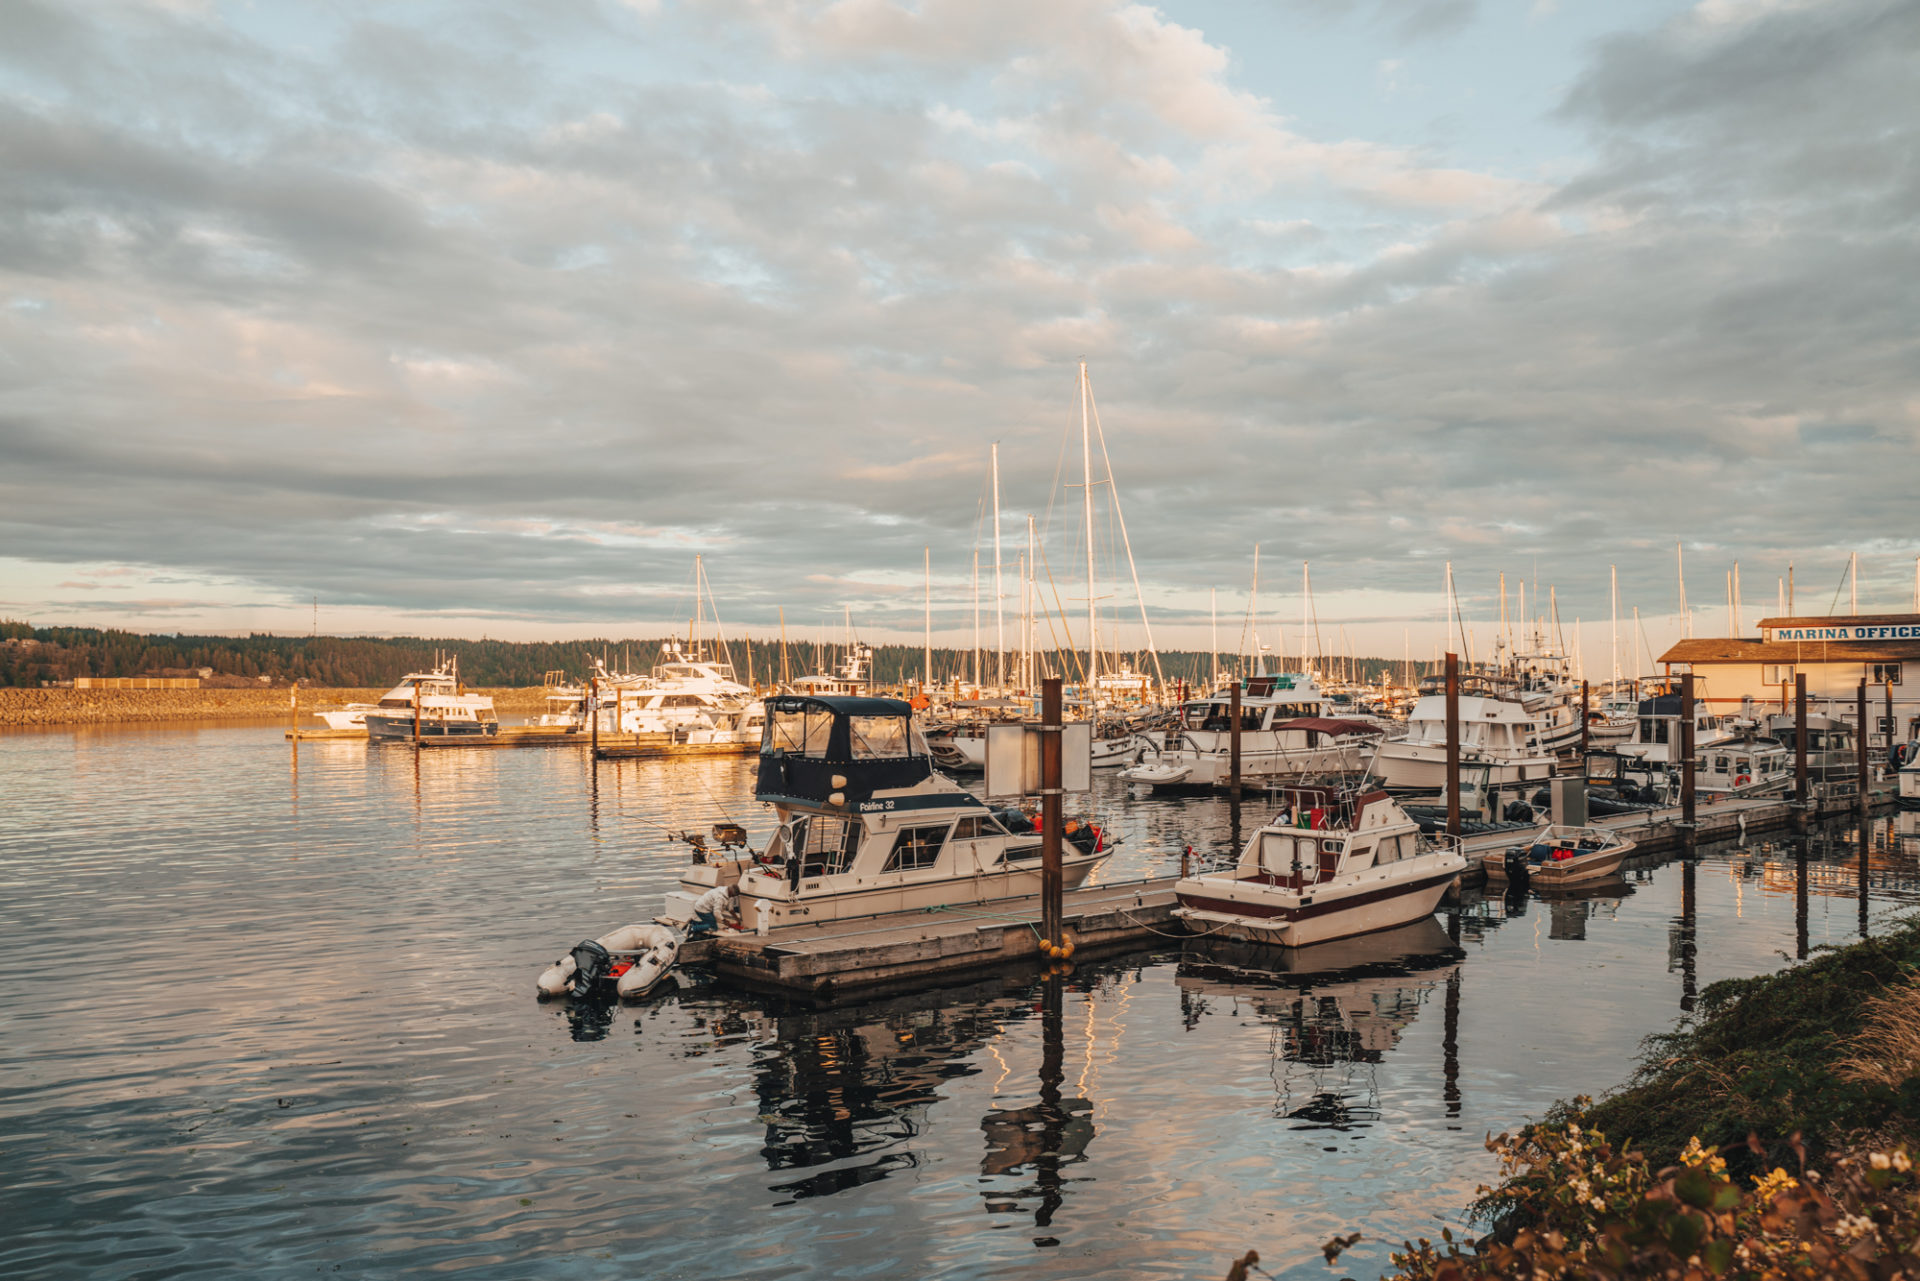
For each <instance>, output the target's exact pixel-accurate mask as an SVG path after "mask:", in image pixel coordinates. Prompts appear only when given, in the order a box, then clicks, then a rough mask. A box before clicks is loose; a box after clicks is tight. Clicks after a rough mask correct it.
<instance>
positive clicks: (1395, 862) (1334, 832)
mask: <svg viewBox="0 0 1920 1281" xmlns="http://www.w3.org/2000/svg"><path fill="white" fill-rule="evenodd" d="M1283 795H1284V797H1285V807H1284V808H1283V809H1282V810H1281V811H1280V813H1279V814H1277V815H1276V816H1275V817H1274V819H1273V821H1271V822H1269V823H1268V824H1267V825H1266V826H1264V827H1262V828H1261V829H1260V830H1259V831H1257V832H1255V833H1254V834H1253V836H1252V838H1251V839H1249V840H1248V841H1247V844H1246V848H1245V849H1244V850H1242V851H1241V854H1240V861H1239V862H1238V864H1236V865H1235V866H1234V867H1232V868H1230V869H1228V870H1225V871H1219V872H1203V873H1200V874H1199V875H1197V876H1188V877H1182V878H1181V879H1180V880H1179V881H1178V882H1177V883H1176V884H1175V885H1174V895H1175V897H1177V898H1178V899H1179V900H1180V906H1179V907H1177V908H1175V909H1174V915H1175V916H1179V917H1181V918H1183V919H1185V921H1186V922H1187V924H1188V925H1190V926H1191V927H1193V929H1194V930H1195V931H1196V932H1198V933H1202V934H1221V935H1224V936H1225V937H1226V938H1229V939H1239V940H1242V941H1244V942H1249V943H1273V944H1277V945H1279V946H1282V947H1303V946H1306V945H1308V944H1312V943H1324V942H1328V941H1329V940H1332V939H1338V938H1346V937H1349V936H1351V935H1355V934H1368V933H1371V932H1373V931H1375V930H1385V929H1392V928H1393V927H1395V926H1398V925H1406V924H1409V923H1411V922H1413V921H1417V920H1419V919H1420V918H1422V917H1425V916H1431V915H1432V914H1433V909H1434V908H1435V907H1436V906H1438V905H1439V902H1440V899H1441V896H1442V895H1444V894H1445V893H1446V892H1447V889H1448V887H1449V886H1451V885H1452V884H1453V883H1454V881H1455V880H1457V879H1458V878H1459V876H1460V873H1461V872H1462V871H1464V870H1466V866H1467V860H1466V858H1465V857H1464V856H1463V855H1462V853H1461V850H1460V842H1459V841H1458V839H1456V838H1454V837H1450V836H1445V835H1435V836H1424V835H1422V834H1421V832H1420V827H1419V825H1418V824H1417V823H1415V822H1414V821H1413V820H1412V819H1411V818H1409V817H1407V815H1406V813H1405V812H1404V811H1403V810H1401V808H1400V806H1399V805H1398V804H1396V803H1395V802H1394V800H1393V798H1392V797H1391V796H1389V795H1388V794H1387V793H1386V792H1384V791H1381V790H1379V789H1378V788H1374V789H1372V790H1369V791H1361V790H1359V789H1357V788H1347V789H1339V790H1336V789H1333V788H1324V787H1300V788H1292V789H1288V791H1287V792H1286V793H1284V794H1283Z"/></svg>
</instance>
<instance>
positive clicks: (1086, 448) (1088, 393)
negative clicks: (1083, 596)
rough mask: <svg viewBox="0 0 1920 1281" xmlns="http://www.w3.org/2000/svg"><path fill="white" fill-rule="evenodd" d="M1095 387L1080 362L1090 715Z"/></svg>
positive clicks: (1095, 662)
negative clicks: (1093, 412)
mask: <svg viewBox="0 0 1920 1281" xmlns="http://www.w3.org/2000/svg"><path fill="white" fill-rule="evenodd" d="M1092 392H1093V389H1092V387H1091V386H1090V385H1089V384H1088V382H1087V362H1086V361H1084V360H1083V361H1081V362H1080V480H1081V483H1082V493H1081V497H1082V498H1083V499H1084V500H1085V501H1084V502H1083V504H1082V506H1083V507H1084V508H1085V509H1086V517H1087V688H1086V691H1085V694H1086V704H1087V714H1088V716H1089V717H1091V716H1092V715H1093V713H1094V712H1095V710H1096V709H1095V707H1094V704H1093V697H1094V691H1095V690H1097V689H1098V688H1099V676H1100V644H1099V631H1098V629H1099V626H1100V624H1099V615H1098V613H1097V612H1096V608H1095V601H1094V594H1093V431H1092V410H1091V408H1090V400H1091V397H1092Z"/></svg>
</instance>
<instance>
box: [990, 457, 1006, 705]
mask: <svg viewBox="0 0 1920 1281" xmlns="http://www.w3.org/2000/svg"><path fill="white" fill-rule="evenodd" d="M1003 599H1005V598H1004V597H1003V596H1002V595H1001V592H1000V442H999V441H997V440H996V441H994V442H993V680H994V684H996V685H998V686H1001V687H1003V688H1004V687H1005V685H1006V683H1007V631H1006V623H1005V621H1004V620H1003V619H1002V618H1001V614H1000V602H1001V601H1002V600H1003Z"/></svg>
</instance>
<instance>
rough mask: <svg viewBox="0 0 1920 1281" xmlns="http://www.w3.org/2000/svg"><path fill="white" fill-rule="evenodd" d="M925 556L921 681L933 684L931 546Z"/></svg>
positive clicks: (924, 553) (929, 684) (925, 550)
mask: <svg viewBox="0 0 1920 1281" xmlns="http://www.w3.org/2000/svg"><path fill="white" fill-rule="evenodd" d="M923 556H924V564H925V574H926V594H927V614H926V635H925V639H924V640H922V642H921V648H922V650H923V658H924V660H925V667H924V669H923V671H922V674H921V677H920V682H921V684H923V685H927V686H931V685H932V684H933V548H932V547H930V546H929V547H926V548H924V549H923Z"/></svg>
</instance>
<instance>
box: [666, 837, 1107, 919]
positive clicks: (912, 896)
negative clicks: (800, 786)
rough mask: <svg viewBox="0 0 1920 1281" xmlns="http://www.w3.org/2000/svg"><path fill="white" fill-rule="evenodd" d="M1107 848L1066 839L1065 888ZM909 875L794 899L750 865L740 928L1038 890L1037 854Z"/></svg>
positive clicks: (772, 875) (743, 881)
mask: <svg viewBox="0 0 1920 1281" xmlns="http://www.w3.org/2000/svg"><path fill="white" fill-rule="evenodd" d="M1111 853H1112V851H1111V849H1107V850H1103V851H1101V852H1100V853H1098V854H1083V853H1081V851H1080V850H1079V848H1078V847H1077V846H1074V845H1071V844H1069V845H1067V846H1066V850H1065V856H1064V857H1062V859H1061V860H1060V871H1061V878H1062V881H1063V883H1064V884H1065V886H1066V888H1068V889H1072V888H1074V887H1075V886H1077V885H1080V884H1081V883H1083V882H1084V881H1085V880H1086V879H1087V877H1088V876H1089V875H1090V874H1091V873H1092V872H1093V869H1094V868H1095V867H1096V866H1098V865H1099V864H1101V863H1103V862H1105V861H1106V859H1107V858H1108V857H1109V856H1110V855H1111ZM911 876H912V873H896V874H895V875H893V876H891V877H876V878H874V879H875V882H876V883H875V884H872V885H856V886H852V887H850V888H847V889H843V890H838V891H834V892H829V893H825V894H821V893H812V894H807V895H805V896H803V897H801V898H798V899H794V898H791V897H789V896H788V891H789V887H788V884H787V881H786V878H785V877H784V876H782V875H781V874H780V873H778V872H777V871H774V870H771V869H760V868H754V869H750V870H749V871H747V873H746V874H745V875H743V876H741V878H740V928H741V929H743V930H758V929H760V928H761V924H760V922H761V918H762V917H765V918H766V922H767V924H766V928H768V929H777V928H779V927H780V926H784V925H798V924H802V923H810V922H814V921H837V920H844V919H846V918H848V917H855V916H881V915H884V914H886V913H889V912H924V911H927V910H928V909H932V908H941V907H964V906H970V905H973V904H977V903H987V902H991V901H993V900H995V899H1008V898H1025V897H1026V896H1028V895H1031V894H1038V893H1039V892H1040V860H1039V859H1037V858H1036V859H1033V860H1031V861H1025V862H1022V864H1021V865H1020V866H1019V867H1015V868H1007V869H1004V870H1002V869H995V870H992V871H981V872H979V873H977V874H974V875H970V876H963V877H953V876H941V877H936V878H930V879H927V880H922V881H914V880H911V879H909V878H911ZM686 883H687V882H685V881H683V882H682V884H686ZM695 884H697V882H696V883H695ZM689 888H692V886H689Z"/></svg>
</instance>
